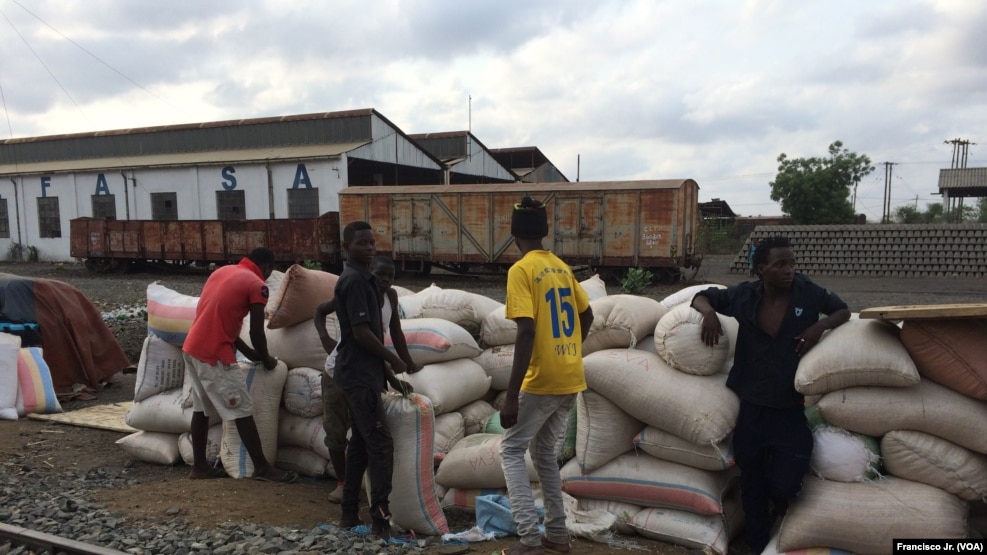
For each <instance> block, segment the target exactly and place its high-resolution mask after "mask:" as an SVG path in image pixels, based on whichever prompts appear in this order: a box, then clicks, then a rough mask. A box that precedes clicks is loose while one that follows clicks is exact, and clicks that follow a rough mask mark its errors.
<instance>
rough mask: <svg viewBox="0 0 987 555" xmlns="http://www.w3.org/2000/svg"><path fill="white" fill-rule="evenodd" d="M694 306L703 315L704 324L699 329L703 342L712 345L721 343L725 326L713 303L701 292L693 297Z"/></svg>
mask: <svg viewBox="0 0 987 555" xmlns="http://www.w3.org/2000/svg"><path fill="white" fill-rule="evenodd" d="M692 308H694V309H696V311H697V312H699V313H700V314H702V315H703V324H702V327H701V328H700V331H699V336H700V337H701V338H702V340H703V343H705V344H706V345H708V346H710V347H712V346H713V345H717V344H719V342H720V336H721V335H723V327H722V326H720V319H719V318H718V317H717V316H716V310H714V309H713V305H711V304H709V299H707V298H706V297H705V296H704V295H701V294H699V295H696V296H695V297H693V298H692Z"/></svg>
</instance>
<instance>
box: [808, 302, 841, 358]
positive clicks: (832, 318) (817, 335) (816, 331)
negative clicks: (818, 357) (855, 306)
mask: <svg viewBox="0 0 987 555" xmlns="http://www.w3.org/2000/svg"><path fill="white" fill-rule="evenodd" d="M849 319H850V309H848V308H841V309H840V310H837V311H836V312H833V313H832V314H830V315H829V316H827V317H825V318H823V319H822V320H819V321H818V322H816V323H815V324H812V325H811V326H809V327H808V328H806V329H805V331H803V332H802V333H800V334H799V335H797V336H795V352H796V353H798V354H799V356H802V355H804V354H805V353H807V352H809V349H811V348H813V347H815V346H816V344H817V343H819V340H820V339H822V334H823V333H824V332H825V331H826V330H831V329H833V328H837V327H839V326H842V325H843V324H844V323H845V322H846V321H847V320H849Z"/></svg>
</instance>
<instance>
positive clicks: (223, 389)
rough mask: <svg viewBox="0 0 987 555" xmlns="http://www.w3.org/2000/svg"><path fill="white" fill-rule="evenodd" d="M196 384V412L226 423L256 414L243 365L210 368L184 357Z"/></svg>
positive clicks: (191, 378) (189, 357) (194, 406)
mask: <svg viewBox="0 0 987 555" xmlns="http://www.w3.org/2000/svg"><path fill="white" fill-rule="evenodd" d="M182 356H183V357H184V358H185V368H186V369H187V370H188V372H187V375H188V378H189V380H190V381H191V382H192V411H193V412H204V413H205V414H206V416H207V417H209V418H215V417H219V418H221V419H222V420H223V421H224V422H225V421H228V420H236V419H237V418H243V417H245V416H252V415H253V414H254V401H253V398H251V397H250V392H249V391H247V383H246V381H244V378H243V374H241V373H240V365H239V364H231V365H229V366H227V365H225V364H223V363H219V364H208V363H205V362H202V361H201V360H199V359H197V358H195V357H194V356H191V355H189V354H188V353H182Z"/></svg>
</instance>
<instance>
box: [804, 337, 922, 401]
mask: <svg viewBox="0 0 987 555" xmlns="http://www.w3.org/2000/svg"><path fill="white" fill-rule="evenodd" d="M918 380H919V376H918V370H917V369H916V368H915V363H914V362H912V359H911V357H910V356H908V351H906V350H905V347H904V345H902V344H901V341H900V340H899V339H898V327H897V326H895V325H893V324H889V323H887V322H884V321H883V320H850V321H849V322H846V323H845V324H843V325H842V326H840V327H838V328H836V329H832V330H829V331H827V332H826V333H825V334H824V335H823V337H822V339H821V340H820V341H819V343H818V344H817V345H816V346H815V347H813V348H812V349H810V350H809V352H808V353H806V354H805V355H804V356H802V359H801V360H800V361H799V365H798V369H797V370H796V372H795V389H797V390H798V391H799V392H800V393H802V394H803V395H820V394H823V393H828V392H830V391H836V390H839V389H846V388H848V387H857V386H870V385H873V386H882V387H908V386H910V385H915V384H917V383H918Z"/></svg>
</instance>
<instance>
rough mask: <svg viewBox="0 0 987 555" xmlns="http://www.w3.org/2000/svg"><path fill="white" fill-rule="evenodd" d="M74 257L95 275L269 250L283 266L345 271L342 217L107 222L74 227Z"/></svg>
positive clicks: (84, 220) (332, 214) (227, 259)
mask: <svg viewBox="0 0 987 555" xmlns="http://www.w3.org/2000/svg"><path fill="white" fill-rule="evenodd" d="M70 229H71V236H70V254H71V255H72V256H74V257H76V258H84V259H85V264H86V267H87V268H89V269H90V270H93V271H96V272H107V271H126V270H127V269H128V268H130V266H131V265H132V264H133V263H135V262H145V261H147V262H167V263H173V264H175V263H177V264H192V263H195V264H211V263H217V264H225V263H229V262H236V261H237V260H239V259H240V258H242V257H244V256H246V255H247V254H249V253H250V251H251V250H252V249H254V248H255V247H259V246H266V247H268V248H270V249H271V250H273V251H274V256H275V258H276V260H277V261H278V263H279V264H280V265H282V266H286V265H290V264H294V263H302V262H304V261H306V260H311V261H313V262H318V263H320V264H321V265H322V267H323V268H326V269H336V271H338V269H339V268H340V267H341V266H342V258H341V251H340V229H339V213H338V212H326V213H325V214H323V215H322V216H319V217H318V218H304V219H294V220H286V219H279V220H169V221H162V220H107V219H96V218H76V219H74V220H71V222H70Z"/></svg>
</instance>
